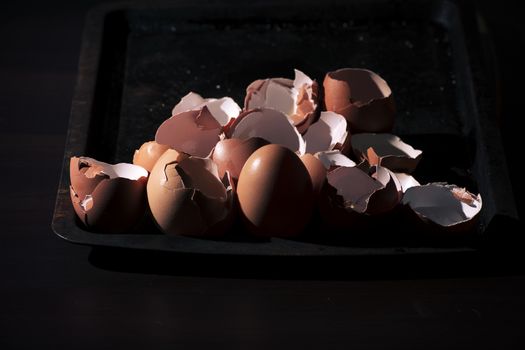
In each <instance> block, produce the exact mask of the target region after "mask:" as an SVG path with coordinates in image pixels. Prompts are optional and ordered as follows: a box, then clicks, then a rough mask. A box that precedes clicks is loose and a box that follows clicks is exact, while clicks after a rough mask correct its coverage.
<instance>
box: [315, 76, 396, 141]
mask: <svg viewBox="0 0 525 350" xmlns="http://www.w3.org/2000/svg"><path fill="white" fill-rule="evenodd" d="M323 86H324V101H325V105H326V109H327V110H328V111H333V112H335V113H338V114H341V115H343V116H344V117H345V118H346V119H347V120H348V123H349V128H350V131H351V132H352V134H356V133H360V132H390V131H392V128H393V126H394V114H395V106H394V99H393V97H392V90H391V89H390V87H389V86H388V84H387V83H386V81H384V80H383V79H382V78H381V77H380V76H379V75H377V74H376V73H374V72H372V71H370V70H367V69H359V68H343V69H339V70H336V71H333V72H329V73H327V74H326V76H325V79H324V82H323Z"/></svg>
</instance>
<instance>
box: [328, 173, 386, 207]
mask: <svg viewBox="0 0 525 350" xmlns="http://www.w3.org/2000/svg"><path fill="white" fill-rule="evenodd" d="M327 178H328V183H329V184H330V185H331V186H332V187H334V188H335V189H336V190H337V194H338V195H340V196H341V197H343V204H344V207H345V208H347V209H351V210H353V211H356V212H358V213H365V212H366V210H367V208H368V203H369V201H370V197H371V196H372V194H374V193H375V192H376V191H378V190H380V189H383V188H384V186H383V184H382V183H381V182H379V181H377V180H376V179H374V178H372V177H371V176H369V175H368V174H367V173H365V172H363V171H361V170H359V169H358V168H355V167H352V168H349V167H340V168H337V169H335V170H334V171H331V172H329V173H328V176H327Z"/></svg>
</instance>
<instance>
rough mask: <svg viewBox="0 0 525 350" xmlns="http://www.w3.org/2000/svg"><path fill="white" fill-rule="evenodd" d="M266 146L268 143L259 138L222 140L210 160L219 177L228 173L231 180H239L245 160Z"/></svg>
mask: <svg viewBox="0 0 525 350" xmlns="http://www.w3.org/2000/svg"><path fill="white" fill-rule="evenodd" d="M267 144H269V142H268V141H266V140H265V139H262V138H260V137H252V138H249V139H247V140H241V139H224V140H222V141H219V142H218V143H217V145H216V146H215V149H214V150H213V154H212V159H213V161H214V162H215V164H217V167H218V171H219V177H220V178H222V177H223V176H224V174H225V173H226V171H229V172H230V175H231V177H232V178H234V179H235V180H237V179H239V175H240V174H241V170H242V167H243V166H244V163H246V160H248V158H249V157H250V156H251V155H252V153H253V152H255V151H256V150H257V149H259V148H261V147H262V146H266V145H267Z"/></svg>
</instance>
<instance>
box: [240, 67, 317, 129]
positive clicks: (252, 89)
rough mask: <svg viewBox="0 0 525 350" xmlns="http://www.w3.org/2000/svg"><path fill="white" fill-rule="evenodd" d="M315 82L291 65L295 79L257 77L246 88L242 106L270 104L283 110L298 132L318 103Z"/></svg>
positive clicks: (265, 105)
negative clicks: (257, 78) (293, 68)
mask: <svg viewBox="0 0 525 350" xmlns="http://www.w3.org/2000/svg"><path fill="white" fill-rule="evenodd" d="M318 98H319V96H318V85H317V82H315V81H313V80H312V79H310V77H308V76H307V75H306V74H304V73H303V72H301V71H300V70H297V69H295V79H294V80H291V79H286V78H268V79H259V80H256V81H254V82H253V83H251V84H250V85H249V86H248V87H247V88H246V97H245V99H244V109H245V110H250V109H256V108H272V109H276V110H278V111H281V112H283V113H284V114H285V115H286V116H287V117H288V118H290V120H291V121H292V123H293V125H294V126H295V127H297V129H298V130H299V132H300V133H304V132H305V131H306V130H307V129H308V127H309V126H310V124H311V123H312V122H313V121H314V119H315V116H316V110H317V106H318Z"/></svg>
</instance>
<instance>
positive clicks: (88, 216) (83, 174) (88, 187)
mask: <svg viewBox="0 0 525 350" xmlns="http://www.w3.org/2000/svg"><path fill="white" fill-rule="evenodd" d="M147 179H148V172H147V170H146V169H144V168H142V167H140V166H138V165H133V164H127V163H119V164H115V165H112V164H107V163H104V162H99V161H97V160H95V159H92V158H88V157H72V158H71V160H70V180H71V186H70V196H71V201H72V203H73V208H74V209H75V213H76V214H77V216H78V217H79V219H80V220H81V221H82V222H83V223H84V225H86V226H87V227H88V228H90V229H93V230H96V231H100V232H108V233H120V232H125V231H128V230H130V229H131V228H132V227H133V226H134V225H135V224H136V223H137V222H138V221H139V220H140V219H141V218H142V217H143V215H144V211H145V209H146V205H145V202H146V182H147Z"/></svg>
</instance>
